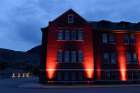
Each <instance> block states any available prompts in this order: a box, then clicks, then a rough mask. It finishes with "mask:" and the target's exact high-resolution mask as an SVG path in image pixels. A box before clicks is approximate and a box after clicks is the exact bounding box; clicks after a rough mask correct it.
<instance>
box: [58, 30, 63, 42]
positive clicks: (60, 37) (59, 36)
mask: <svg viewBox="0 0 140 93" xmlns="http://www.w3.org/2000/svg"><path fill="white" fill-rule="evenodd" d="M58 40H63V31H59V32H58Z"/></svg>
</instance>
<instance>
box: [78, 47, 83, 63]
mask: <svg viewBox="0 0 140 93" xmlns="http://www.w3.org/2000/svg"><path fill="white" fill-rule="evenodd" d="M82 61H83V52H82V51H81V50H79V51H78V62H79V63H82Z"/></svg>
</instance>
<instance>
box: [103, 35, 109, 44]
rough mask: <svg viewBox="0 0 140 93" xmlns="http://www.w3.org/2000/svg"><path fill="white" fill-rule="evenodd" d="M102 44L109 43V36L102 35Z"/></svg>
mask: <svg viewBox="0 0 140 93" xmlns="http://www.w3.org/2000/svg"><path fill="white" fill-rule="evenodd" d="M102 42H103V43H108V35H107V34H106V33H103V34H102Z"/></svg>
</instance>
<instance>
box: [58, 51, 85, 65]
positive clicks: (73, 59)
mask: <svg viewBox="0 0 140 93" xmlns="http://www.w3.org/2000/svg"><path fill="white" fill-rule="evenodd" d="M63 59H64V60H63ZM57 60H58V63H62V62H64V63H82V62H83V52H82V51H81V50H78V51H77V50H65V51H62V50H58V53H57Z"/></svg>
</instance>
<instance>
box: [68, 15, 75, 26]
mask: <svg viewBox="0 0 140 93" xmlns="http://www.w3.org/2000/svg"><path fill="white" fill-rule="evenodd" d="M68 23H70V24H71V23H74V16H73V15H68Z"/></svg>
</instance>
